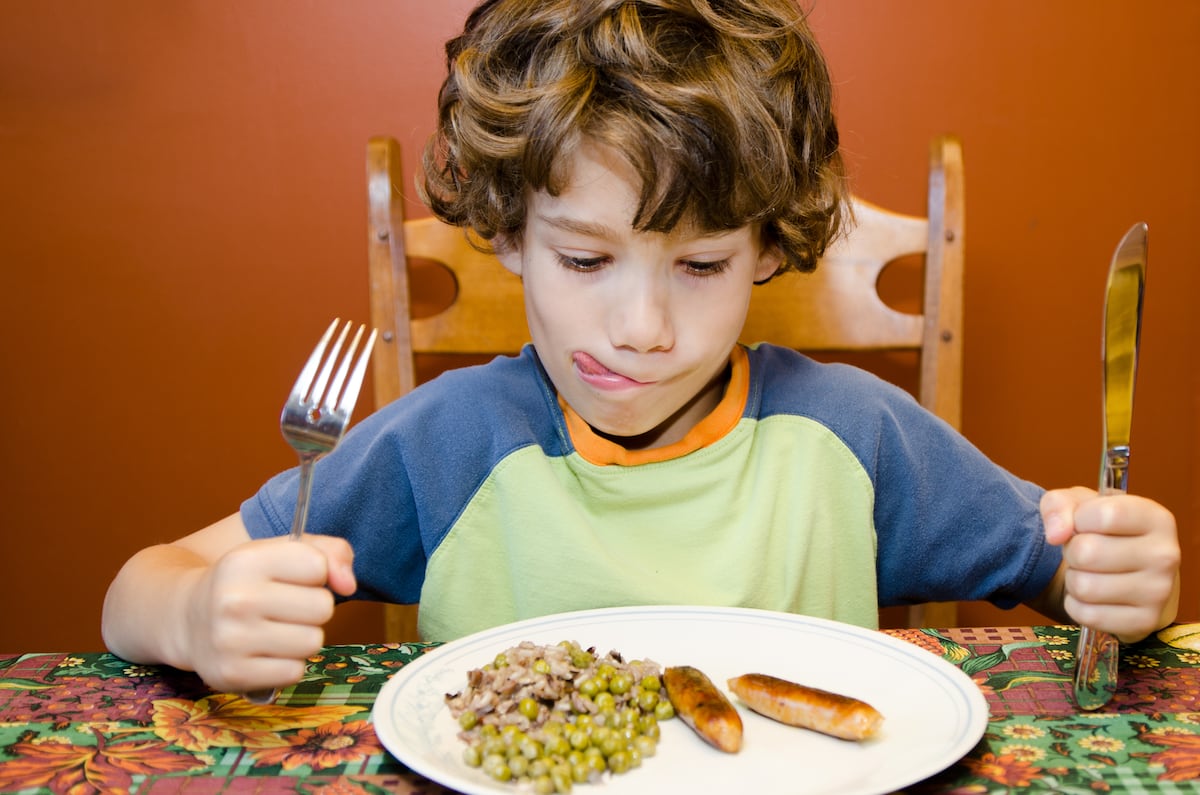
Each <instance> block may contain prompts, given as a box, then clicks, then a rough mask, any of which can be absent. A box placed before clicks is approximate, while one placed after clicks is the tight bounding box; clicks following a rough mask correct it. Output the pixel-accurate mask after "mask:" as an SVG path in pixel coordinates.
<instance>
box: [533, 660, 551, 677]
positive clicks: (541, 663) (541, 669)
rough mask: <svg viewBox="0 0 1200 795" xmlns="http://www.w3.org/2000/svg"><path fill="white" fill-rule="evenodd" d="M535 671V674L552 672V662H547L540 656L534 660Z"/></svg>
mask: <svg viewBox="0 0 1200 795" xmlns="http://www.w3.org/2000/svg"><path fill="white" fill-rule="evenodd" d="M533 672H534V673H535V674H548V673H550V663H548V662H546V661H545V660H543V659H542V658H540V657H539V658H538V659H536V660H534V661H533Z"/></svg>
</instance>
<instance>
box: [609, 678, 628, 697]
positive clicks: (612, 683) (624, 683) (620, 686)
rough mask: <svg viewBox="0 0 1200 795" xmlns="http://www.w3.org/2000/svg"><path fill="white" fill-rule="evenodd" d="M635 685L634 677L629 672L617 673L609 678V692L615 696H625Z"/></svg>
mask: <svg viewBox="0 0 1200 795" xmlns="http://www.w3.org/2000/svg"><path fill="white" fill-rule="evenodd" d="M631 687H633V678H632V677H630V676H629V674H622V673H615V674H613V675H612V676H611V677H609V680H608V692H610V693H612V694H613V695H614V696H623V695H625V694H626V693H628V692H629V689H630V688H631Z"/></svg>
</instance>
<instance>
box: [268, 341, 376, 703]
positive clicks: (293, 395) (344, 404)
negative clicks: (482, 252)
mask: <svg viewBox="0 0 1200 795" xmlns="http://www.w3.org/2000/svg"><path fill="white" fill-rule="evenodd" d="M339 322H341V321H340V319H334V321H333V322H332V323H330V324H329V328H327V329H326V330H325V334H324V335H323V336H322V337H321V341H320V342H318V343H317V347H316V348H314V349H313V352H312V355H310V356H309V357H308V361H307V362H305V364H304V369H302V370H301V371H300V377H299V378H297V379H296V384H295V385H294V386H293V387H292V391H291V392H290V393H289V394H288V396H287V401H286V402H285V403H284V404H283V412H282V413H281V414H280V416H279V429H280V431H281V432H282V433H283V438H284V439H286V440H287V443H288V444H290V445H291V446H292V449H294V450H295V451H296V455H297V456H298V457H299V458H300V483H299V489H298V491H297V492H296V513H295V515H294V516H293V517H292V530H291V534H290V537H291V538H292V539H293V540H299V539H300V537H301V536H303V535H304V529H305V527H306V526H307V525H308V501H309V498H310V497H311V496H312V470H313V464H314V463H316V461H317V459H318V458H320V457H321V456H323V455H325V453H328V452H329V451H330V450H332V449H333V448H334V447H337V444H338V442H339V441H341V438H342V435H343V434H344V433H345V432H346V426H348V425H349V424H350V414H351V412H353V411H354V404H355V402H356V401H357V400H358V392H359V390H360V389H361V388H362V383H363V378H364V377H365V376H366V372H367V364H368V363H369V361H370V358H371V349H372V348H373V347H374V345H375V337H376V333H377V332H376V330H375V329H372V330H371V333H370V335H369V336H368V337H367V340H366V342H365V343H363V345H362V349H361V351H359V353H358V358H357V359H356V360H355V361H354V362H353V364H352V363H351V360H352V359H353V358H354V354H355V351H356V350H359V343H360V342H362V336H363V333H364V332H365V331H366V326H359V327H358V331H357V332H356V333H355V335H354V339H353V340H352V341H351V342H350V347H348V348H347V349H346V354H345V356H343V357H342V359H341V364H337V361H338V356H339V354H341V351H342V346H343V345H345V342H346V337H347V335H349V333H350V327H351V325H353V324H351V323H349V322H347V323H346V325H345V326H343V327H342V331H341V334H339V335H338V338H337V340H336V341H335V342H334V343H333V347H332V348H330V347H329V341H330V339H332V338H333V333H334V332H335V331H336V330H337V326H338V323H339ZM327 348H328V349H329V350H328V351H327V350H326V349H327ZM335 366H336V367H337V371H336V372H335V371H334V367H335ZM331 376H332V380H330V377H331ZM278 694H279V691H278V690H266V689H264V690H254V691H251V692H249V693H246V694H245V697H246V699H248V700H250V701H253V702H255V703H256V704H270V703H271V702H272V701H274V700H275V697H276V696H277V695H278Z"/></svg>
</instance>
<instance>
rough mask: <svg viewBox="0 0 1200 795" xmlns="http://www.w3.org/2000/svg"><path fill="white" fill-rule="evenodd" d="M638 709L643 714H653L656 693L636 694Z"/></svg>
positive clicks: (644, 692) (649, 691) (648, 691)
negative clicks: (643, 712)
mask: <svg viewBox="0 0 1200 795" xmlns="http://www.w3.org/2000/svg"><path fill="white" fill-rule="evenodd" d="M637 705H638V709H640V710H643V711H645V712H653V711H654V708H655V707H656V706H657V705H658V693H655V692H654V691H653V690H641V691H639V692H638V694H637Z"/></svg>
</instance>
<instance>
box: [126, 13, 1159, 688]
mask: <svg viewBox="0 0 1200 795" xmlns="http://www.w3.org/2000/svg"><path fill="white" fill-rule="evenodd" d="M447 56H448V63H449V67H450V74H449V76H448V77H447V80H446V82H445V84H444V86H443V89H442V93H441V96H440V100H439V124H438V130H437V133H436V134H435V136H434V138H433V139H432V142H431V145H430V147H429V149H428V150H427V153H426V157H425V175H424V182H423V185H422V188H423V195H424V198H425V199H426V201H427V202H428V204H429V205H430V207H431V208H432V210H433V211H434V212H435V213H436V214H437V215H438V216H440V217H441V218H443V219H444V220H446V221H448V222H450V223H454V224H458V225H462V226H468V227H472V228H474V229H475V230H476V231H477V232H478V233H479V234H480V235H482V236H483V237H484V238H485V239H487V240H489V241H490V242H491V244H492V246H493V247H494V249H495V250H496V253H497V255H498V256H499V258H500V260H501V262H502V264H503V265H504V267H506V268H508V269H510V270H511V271H513V272H514V273H517V274H518V275H519V276H520V277H521V278H522V280H523V283H524V290H525V300H526V312H527V316H528V319H529V326H530V330H531V332H532V336H533V344H532V346H531V347H527V348H526V349H525V350H524V351H523V352H522V353H521V355H520V356H518V357H515V358H500V359H497V360H495V361H493V362H492V363H490V364H488V365H485V366H483V367H478V368H470V369H465V370H460V371H454V372H452V373H448V374H446V375H444V376H442V377H441V378H439V379H438V380H436V381H435V382H433V383H431V384H428V385H426V386H424V387H422V388H420V389H418V390H416V391H415V392H414V393H413V394H411V395H409V396H407V397H405V398H404V399H402V400H400V401H397V402H396V403H394V404H392V405H390V406H387V407H384V408H382V409H380V410H379V411H378V412H376V413H375V414H374V415H372V416H371V417H368V418H366V419H364V420H363V421H362V422H361V423H360V424H359V425H357V426H356V427H355V428H354V429H352V430H351V432H350V433H349V434H347V436H346V438H345V439H344V440H343V442H342V444H341V445H340V446H339V447H338V449H337V450H336V451H335V452H333V453H332V454H330V455H329V456H327V457H326V458H324V459H323V460H322V461H321V462H320V463H319V464H318V471H317V473H316V475H315V477H316V479H317V480H316V482H317V483H318V484H319V485H318V487H317V488H316V490H315V493H314V503H313V505H312V508H311V514H310V529H311V530H312V534H311V535H309V536H308V537H307V538H306V542H305V543H300V544H297V543H292V542H290V541H288V540H287V539H286V535H287V530H288V527H289V525H290V518H291V517H290V514H291V510H292V506H293V505H294V502H295V490H296V483H295V481H296V478H295V473H294V472H289V473H284V474H282V475H280V476H278V477H276V478H275V479H273V480H272V481H270V482H269V483H268V484H266V485H265V486H264V487H263V488H262V490H261V491H260V492H259V493H258V494H257V495H256V496H255V497H253V498H251V499H250V500H247V501H246V502H245V503H244V504H243V505H242V508H241V511H239V512H238V513H237V514H235V515H233V516H230V517H228V518H226V519H224V520H222V521H220V522H218V523H216V524H215V525H212V526H211V527H208V528H206V529H203V530H200V531H199V532H197V533H194V534H192V535H190V536H187V537H185V538H182V539H179V540H178V541H176V542H174V543H171V544H165V545H160V546H155V547H151V548H149V549H147V550H143V551H142V552H140V553H138V554H137V555H135V556H134V557H133V558H132V559H131V560H130V561H129V563H127V564H126V566H125V567H124V568H123V569H122V571H121V572H120V573H119V574H118V576H117V578H116V579H115V580H114V582H113V585H112V586H111V588H110V590H109V594H108V598H107V599H106V603H105V618H104V632H105V638H106V642H107V643H108V644H109V647H110V648H111V649H112V650H113V651H114V652H116V653H118V654H120V655H122V656H124V657H127V658H128V659H131V660H136V661H142V662H163V663H169V664H171V665H175V666H177V667H180V668H187V669H192V670H195V671H197V672H198V673H199V674H200V675H201V676H202V677H203V678H204V679H205V680H206V681H207V682H208V683H209V684H210V685H211V686H213V687H216V688H223V689H229V690H243V691H244V690H251V689H258V688H266V687H273V686H279V685H282V684H286V683H289V682H293V681H296V680H297V679H298V678H299V677H300V676H301V675H302V673H303V670H304V658H305V657H306V656H308V655H310V654H311V653H313V652H314V651H316V650H317V649H318V648H319V647H320V646H321V645H322V640H323V634H322V629H321V627H322V625H323V624H324V623H325V622H326V621H327V620H328V619H329V617H330V615H331V613H332V610H333V603H334V596H333V594H337V595H340V596H345V597H349V596H356V597H362V598H372V599H381V600H391V601H396V602H402V603H412V602H417V601H419V602H420V604H421V616H420V627H421V632H422V635H423V637H425V638H427V639H434V640H446V639H450V638H453V637H457V636H461V635H464V634H467V633H469V632H472V631H475V630H478V629H481V628H484V627H487V626H492V625H496V624H500V623H504V622H507V621H513V620H517V619H521V618H528V617H531V616H536V615H543V614H547V613H552V612H558V611H565V610H572V609H581V608H587V607H601V606H608V605H628V604H661V603H701V604H725V605H739V606H751V607H760V608H767V609H775V610H787V611H792V612H797V613H808V614H813V615H821V616H826V617H830V618H834V619H838V620H842V621H847V622H852V623H857V624H861V625H865V626H873V625H874V623H875V621H876V615H877V609H878V607H879V606H880V605H888V604H901V603H905V602H920V601H931V600H952V599H990V600H992V601H994V602H996V603H997V604H1001V605H1012V604H1016V603H1018V602H1025V603H1028V604H1030V605H1032V606H1033V607H1035V608H1037V609H1038V610H1040V611H1042V612H1043V613H1046V614H1048V615H1051V616H1057V617H1062V618H1064V619H1066V618H1069V619H1071V620H1074V621H1078V622H1085V623H1088V624H1091V625H1093V626H1095V627H1097V628H1100V629H1104V630H1108V631H1111V632H1114V633H1116V634H1118V635H1119V636H1120V637H1121V638H1122V639H1124V640H1133V639H1137V638H1140V637H1143V636H1145V635H1146V634H1148V633H1149V632H1151V631H1153V630H1155V629H1157V628H1158V627H1160V626H1163V625H1164V624H1166V623H1169V622H1170V621H1171V620H1172V619H1173V618H1174V615H1175V610H1176V602H1177V598H1178V597H1177V593H1178V582H1177V578H1178V567H1179V548H1178V543H1177V539H1176V531H1175V524H1174V519H1173V517H1172V516H1171V514H1170V513H1169V512H1168V511H1166V510H1165V509H1164V508H1162V507H1161V506H1159V505H1157V504H1155V503H1153V502H1150V501H1148V500H1144V499H1141V498H1137V497H1133V496H1125V495H1121V496H1112V497H1103V498H1097V497H1096V495H1095V493H1094V492H1092V491H1089V490H1087V489H1072V490H1063V491H1053V492H1043V491H1042V490H1041V489H1039V488H1037V487H1036V486H1034V485H1032V484H1030V483H1026V482H1024V481H1021V480H1018V479H1017V478H1015V477H1013V476H1012V475H1010V474H1009V473H1007V472H1005V471H1003V470H1002V469H1000V468H998V467H996V466H995V465H994V464H992V463H991V462H989V461H988V460H987V459H985V458H984V457H983V456H982V455H981V454H980V453H979V452H978V451H977V450H975V449H974V448H973V447H972V446H971V445H970V444H968V443H967V442H966V441H965V440H964V439H962V438H961V437H960V436H958V435H957V434H955V433H954V432H953V431H952V430H951V429H950V428H948V427H947V426H945V425H944V424H943V423H941V422H940V421H938V420H937V419H936V418H934V417H932V416H930V415H929V414H928V413H926V412H924V411H923V410H921V409H920V407H919V406H917V404H916V403H915V401H913V400H912V399H911V398H910V397H909V396H908V395H906V394H904V393H903V392H901V391H899V390H896V389H894V388H892V387H890V386H888V385H886V384H883V383H882V382H880V381H878V380H877V379H875V378H873V377H871V376H869V375H867V374H865V373H862V372H861V371H858V370H854V369H852V368H848V367H844V366H838V365H818V364H816V363H814V362H812V361H811V360H809V359H807V358H805V357H803V356H801V355H799V354H796V353H794V352H792V351H788V350H784V349H780V348H775V347H772V346H770V345H759V346H755V347H753V348H744V347H741V346H739V345H738V344H737V338H738V335H739V333H740V331H741V328H742V324H743V321H744V319H745V315H746V311H747V306H748V302H749V298H750V294H751V290H752V287H753V284H754V283H756V282H762V281H764V280H766V279H769V278H771V277H772V276H773V275H774V274H776V273H778V272H779V271H781V270H784V269H789V268H794V269H800V270H809V269H811V268H812V267H814V265H815V263H816V261H817V259H818V257H819V256H820V255H821V253H822V252H823V251H824V249H825V246H826V244H827V242H828V241H829V240H830V239H831V238H832V237H833V236H834V235H836V234H837V232H838V230H839V228H840V224H841V220H842V219H841V215H842V211H843V210H842V207H843V203H844V201H845V197H846V188H845V185H844V178H843V170H842V162H841V159H840V156H839V153H838V148H837V147H838V135H837V127H836V124H835V122H834V119H833V113H832V98H831V87H830V82H829V77H828V74H827V72H826V68H825V65H824V62H823V59H822V56H821V54H820V52H819V50H818V48H817V46H816V44H815V42H814V41H813V39H812V36H811V34H810V32H809V30H808V28H807V26H806V23H805V21H804V19H803V17H802V15H801V14H800V12H799V11H798V9H797V8H796V7H795V6H794V5H793V2H792V0H737V1H736V2H734V0H657V1H656V2H651V0H638V1H630V0H625V1H621V0H607V1H601V0H590V1H589V2H584V0H490V1H489V2H485V3H483V4H482V5H481V6H480V7H479V8H477V9H476V10H475V11H474V12H473V13H472V14H471V16H470V18H469V19H468V21H467V24H466V27H465V30H464V33H463V34H462V35H461V36H460V37H458V38H457V39H455V40H453V41H451V42H450V44H449V45H448V46H447ZM331 592H332V593H331Z"/></svg>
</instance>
